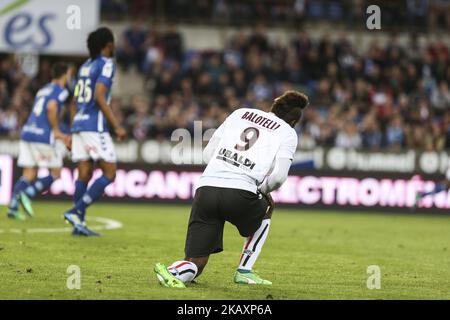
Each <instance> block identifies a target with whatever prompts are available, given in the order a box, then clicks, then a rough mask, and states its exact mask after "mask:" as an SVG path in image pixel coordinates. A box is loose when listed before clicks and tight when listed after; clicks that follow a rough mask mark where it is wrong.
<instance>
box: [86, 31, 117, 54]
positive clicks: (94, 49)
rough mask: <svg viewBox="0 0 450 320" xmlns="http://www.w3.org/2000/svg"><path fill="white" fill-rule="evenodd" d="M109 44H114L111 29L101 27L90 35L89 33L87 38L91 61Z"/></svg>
mask: <svg viewBox="0 0 450 320" xmlns="http://www.w3.org/2000/svg"><path fill="white" fill-rule="evenodd" d="M110 42H114V34H113V33H112V31H111V29H109V28H106V27H101V28H98V29H97V30H95V31H92V32H91V33H89V36H88V38H87V47H88V50H89V56H90V57H91V58H92V59H94V58H96V57H98V56H99V55H100V53H101V51H102V49H104V48H105V47H106V45H107V44H108V43H110Z"/></svg>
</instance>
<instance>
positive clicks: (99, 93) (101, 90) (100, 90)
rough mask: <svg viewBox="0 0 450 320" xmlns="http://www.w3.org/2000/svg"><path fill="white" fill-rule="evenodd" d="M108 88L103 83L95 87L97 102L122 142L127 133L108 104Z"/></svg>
mask: <svg viewBox="0 0 450 320" xmlns="http://www.w3.org/2000/svg"><path fill="white" fill-rule="evenodd" d="M107 91H108V88H107V87H106V86H105V85H104V84H103V83H97V84H96V86H95V101H96V102H97V104H98V106H99V108H100V110H101V111H102V112H103V115H104V116H105V118H106V120H107V121H108V123H109V125H110V126H111V128H112V129H113V130H114V133H115V134H116V136H117V140H119V141H122V140H124V139H125V137H126V135H127V133H126V131H125V129H124V128H123V127H121V126H120V124H119V122H118V121H117V119H116V117H115V116H114V113H113V111H112V109H111V107H110V106H109V105H108V103H107V102H106V98H105V96H106V92H107Z"/></svg>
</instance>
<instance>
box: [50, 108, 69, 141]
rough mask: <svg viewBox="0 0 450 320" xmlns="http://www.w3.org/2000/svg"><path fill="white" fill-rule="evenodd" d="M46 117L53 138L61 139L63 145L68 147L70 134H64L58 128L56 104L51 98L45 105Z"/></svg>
mask: <svg viewBox="0 0 450 320" xmlns="http://www.w3.org/2000/svg"><path fill="white" fill-rule="evenodd" d="M47 117H48V122H49V123H50V126H51V128H52V133H53V136H54V137H55V139H59V140H61V141H62V142H63V143H64V144H65V146H66V147H67V148H68V149H70V144H71V141H70V136H68V135H66V134H64V133H62V132H61V130H60V129H59V120H58V104H57V103H56V100H51V101H50V102H49V103H48V105H47Z"/></svg>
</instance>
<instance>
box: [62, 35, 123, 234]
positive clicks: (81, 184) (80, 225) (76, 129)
mask: <svg viewBox="0 0 450 320" xmlns="http://www.w3.org/2000/svg"><path fill="white" fill-rule="evenodd" d="M87 46H88V49H89V55H90V58H89V59H88V60H87V61H86V62H85V63H84V64H83V65H82V66H81V67H80V69H79V71H78V79H77V86H76V89H75V94H74V99H75V106H76V110H73V114H74V115H73V120H72V128H71V131H72V160H73V161H74V162H76V163H77V167H78V173H79V176H78V180H77V181H76V182H75V194H74V206H73V207H72V208H71V209H69V210H68V211H66V213H64V219H65V220H66V221H67V222H69V223H70V224H72V225H73V227H74V230H73V234H74V235H82V236H98V235H99V234H98V233H96V232H94V231H92V230H90V229H89V228H88V227H87V226H86V222H85V215H86V209H87V207H89V206H90V205H91V204H92V203H94V202H95V201H96V200H98V199H99V198H100V197H101V196H102V194H103V192H104V190H105V188H106V187H107V186H108V185H109V184H111V183H112V182H113V181H114V179H115V176H116V170H117V168H116V152H115V149H114V143H113V141H112V138H111V135H110V129H111V130H112V131H113V132H114V133H115V135H116V137H117V139H118V140H119V141H120V140H122V139H124V138H125V136H126V132H125V130H124V129H123V128H122V127H121V126H120V124H119V123H118V121H117V119H116V117H115V116H114V113H113V111H112V109H111V107H110V105H109V102H110V98H111V87H112V84H113V79H114V74H115V70H116V67H115V64H114V61H113V59H112V58H113V56H114V51H115V44H114V35H113V33H112V32H111V30H110V29H108V28H99V29H97V30H95V31H93V32H92V33H90V34H89V37H88V40H87ZM94 164H97V165H98V166H99V167H100V168H101V169H102V172H103V175H102V176H101V177H100V178H98V179H97V180H96V181H94V183H93V184H92V185H91V186H90V187H89V188H88V183H89V181H90V180H91V179H92V174H93V171H94Z"/></svg>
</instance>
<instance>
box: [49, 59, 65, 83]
mask: <svg viewBox="0 0 450 320" xmlns="http://www.w3.org/2000/svg"><path fill="white" fill-rule="evenodd" d="M68 69H69V65H68V64H67V63H64V62H57V63H55V64H54V65H53V66H52V70H51V77H52V79H59V78H61V77H62V76H63V75H64V74H65V73H66V72H67V70H68Z"/></svg>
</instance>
